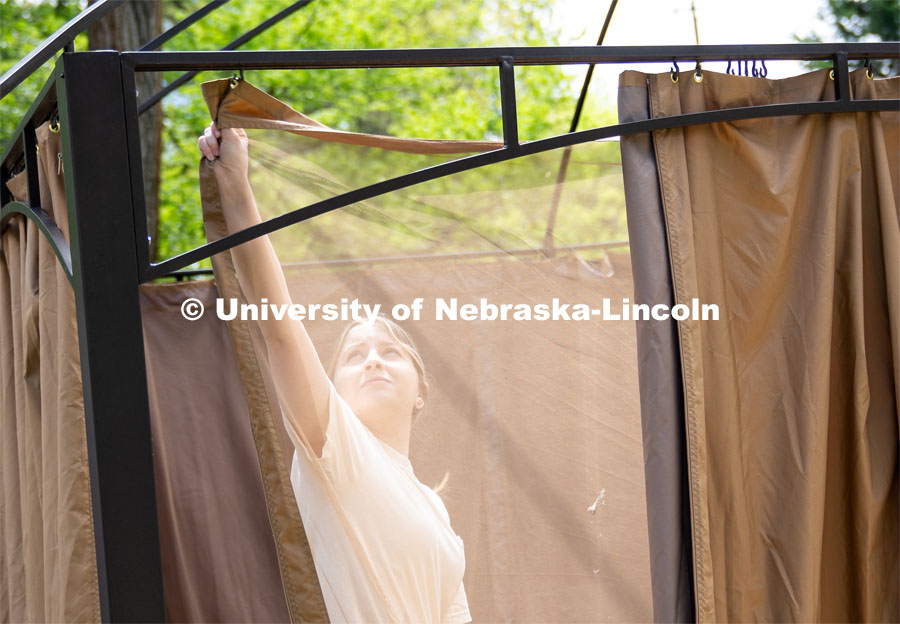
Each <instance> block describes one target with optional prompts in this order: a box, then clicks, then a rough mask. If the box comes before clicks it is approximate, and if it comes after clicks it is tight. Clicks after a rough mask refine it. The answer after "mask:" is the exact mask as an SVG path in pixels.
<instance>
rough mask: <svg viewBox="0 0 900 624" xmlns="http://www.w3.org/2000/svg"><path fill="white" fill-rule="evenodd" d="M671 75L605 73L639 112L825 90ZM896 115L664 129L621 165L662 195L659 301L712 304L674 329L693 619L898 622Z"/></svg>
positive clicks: (787, 98) (891, 87)
mask: <svg viewBox="0 0 900 624" xmlns="http://www.w3.org/2000/svg"><path fill="white" fill-rule="evenodd" d="M685 76H686V75H685ZM685 76H683V77H682V79H681V80H679V81H678V82H677V83H673V82H672V80H671V79H670V76H669V74H660V75H644V74H639V73H637V72H626V73H625V74H623V75H622V78H621V81H620V86H621V87H623V88H644V89H646V90H647V97H648V101H649V104H650V114H651V116H652V117H664V116H669V115H677V114H681V113H694V112H699V111H704V110H711V109H719V108H731V107H738V106H750V105H756V104H775V103H783V102H795V101H818V100H833V99H834V82H833V81H832V80H830V79H829V72H828V71H827V70H825V71H820V72H815V73H811V74H807V75H803V76H798V77H795V78H790V79H787V80H766V79H760V78H747V77H741V76H729V75H722V74H716V73H713V72H708V71H706V72H704V73H703V78H704V79H703V81H702V83H697V82H695V81H693V80H691V79H690V78H689V77H685ZM851 88H852V91H853V97H854V98H855V99H875V98H889V97H890V98H897V97H898V95H900V79H898V78H892V79H889V80H871V79H868V78H866V76H865V72H863V71H858V72H854V73H852V74H851ZM898 118H900V115H898V113H894V112H891V113H846V114H832V115H808V116H791V117H777V118H767V119H756V120H746V121H737V122H728V123H717V124H709V125H703V126H693V127H688V128H683V129H672V130H664V131H659V132H655V133H653V148H654V152H653V155H654V157H655V163H654V164H655V167H649V168H646V167H645V168H643V169H641V168H634V169H633V170H632V171H631V172H630V173H629V172H628V171H626V175H645V177H644V178H643V180H644V181H645V182H646V183H648V184H658V188H659V189H660V194H661V200H662V206H663V211H664V217H665V227H666V240H667V245H668V255H669V259H670V262H671V273H672V278H673V285H674V296H675V301H676V302H679V303H690V302H691V300H692V299H693V298H697V299H699V300H700V301H701V302H703V303H715V304H718V306H719V308H720V314H721V317H720V320H719V321H705V322H704V321H692V320H688V321H683V322H680V323H679V324H678V337H679V342H680V356H681V358H680V360H681V362H680V363H681V368H682V371H681V372H682V378H683V384H684V385H683V389H684V413H685V426H686V435H687V465H688V467H689V482H690V501H691V513H692V549H693V561H694V575H695V578H694V581H695V591H696V608H697V618H698V619H699V620H701V621H748V620H764V621H897V620H898V619H900V597H898V595H900V591H898V589H900V573H898V570H900V552H898V549H900V535H898V524H900V517H898V507H900V499H898V483H900V471H898V420H900V409H898V398H897V390H898V387H900V226H898V215H900V213H898V210H900V201H898V192H900V184H898V178H900V175H898V159H900V130H898V122H900V119H898ZM656 176H658V183H657V182H656V181H655V179H656ZM635 183H639V182H637V181H635ZM640 209H641V206H637V205H633V204H632V203H631V201H630V198H629V205H628V211H629V218H630V217H631V214H632V212H633V211H635V210H640ZM641 391H642V393H644V392H652V391H653V390H652V388H649V387H647V388H645V387H642V388H641ZM652 513H653V511H652V510H651V515H652ZM673 547H678V546H677V545H673Z"/></svg>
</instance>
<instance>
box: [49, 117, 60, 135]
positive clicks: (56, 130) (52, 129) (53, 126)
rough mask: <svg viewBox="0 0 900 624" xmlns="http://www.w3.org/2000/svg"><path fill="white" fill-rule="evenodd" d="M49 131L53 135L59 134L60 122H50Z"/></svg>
mask: <svg viewBox="0 0 900 624" xmlns="http://www.w3.org/2000/svg"><path fill="white" fill-rule="evenodd" d="M49 130H50V132H52V133H53V134H59V122H58V121H56V120H53V121H51V122H50V126H49Z"/></svg>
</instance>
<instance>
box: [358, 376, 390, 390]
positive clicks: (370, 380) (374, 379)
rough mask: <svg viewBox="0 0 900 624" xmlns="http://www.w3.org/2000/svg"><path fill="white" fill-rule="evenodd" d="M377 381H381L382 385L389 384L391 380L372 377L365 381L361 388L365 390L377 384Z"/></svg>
mask: <svg viewBox="0 0 900 624" xmlns="http://www.w3.org/2000/svg"><path fill="white" fill-rule="evenodd" d="M379 381H383V382H384V383H391V380H390V379H388V378H387V377H372V378H371V379H367V380H366V381H365V382H364V383H363V385H362V387H363V388H365V387H366V386H368V385H369V384H373V383H377V382H379Z"/></svg>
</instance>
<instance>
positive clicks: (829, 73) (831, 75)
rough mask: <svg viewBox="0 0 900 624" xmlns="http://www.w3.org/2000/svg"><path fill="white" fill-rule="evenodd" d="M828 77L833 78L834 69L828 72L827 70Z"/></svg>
mask: <svg viewBox="0 0 900 624" xmlns="http://www.w3.org/2000/svg"><path fill="white" fill-rule="evenodd" d="M828 79H829V80H834V70H833V69H832V70H831V71H830V72H828Z"/></svg>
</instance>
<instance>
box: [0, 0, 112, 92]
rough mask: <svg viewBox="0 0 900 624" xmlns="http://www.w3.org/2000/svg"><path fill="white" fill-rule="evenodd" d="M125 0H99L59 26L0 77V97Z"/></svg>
mask: <svg viewBox="0 0 900 624" xmlns="http://www.w3.org/2000/svg"><path fill="white" fill-rule="evenodd" d="M123 2H125V0H99V2H97V3H96V4H93V5H91V6H89V7H88V8H86V9H85V10H84V11H82V12H81V13H79V14H78V15H76V16H75V17H73V18H72V19H70V20H69V21H68V22H66V23H65V24H63V25H62V26H60V28H59V30H57V31H56V32H55V33H53V34H52V35H50V36H49V37H48V38H47V39H45V40H44V41H43V43H41V45H39V46H38V47H36V48H35V49H34V50H32V51H31V52H29V53H28V54H27V55H26V56H25V58H23V59H22V60H21V61H19V62H18V63H16V64H15V65H13V66H12V67H11V68H10V69H9V70H8V71H7V72H6V73H5V74H3V76H2V77H0V99H2V98H5V97H6V96H7V95H8V94H9V93H10V92H11V91H12V90H13V89H15V88H16V87H18V86H19V84H21V82H22V81H23V80H25V79H26V78H28V76H30V75H31V74H32V73H33V72H34V70H36V69H37V68H38V67H40V66H41V65H43V64H44V63H46V62H47V61H48V60H50V59H51V58H53V55H54V54H56V53H57V52H59V51H60V50H62V49H63V47H65V46H66V45H68V44H70V43H72V41H74V39H75V37H77V36H78V35H79V34H81V33H82V32H84V31H85V30H86V29H87V28H88V26H90V25H91V24H93V23H94V22H96V21H97V20H99V19H101V18H102V17H104V16H105V15H107V14H108V13H110V12H111V11H112V10H113V9H115V8H116V7H117V6H119V5H120V4H122V3H123Z"/></svg>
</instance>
